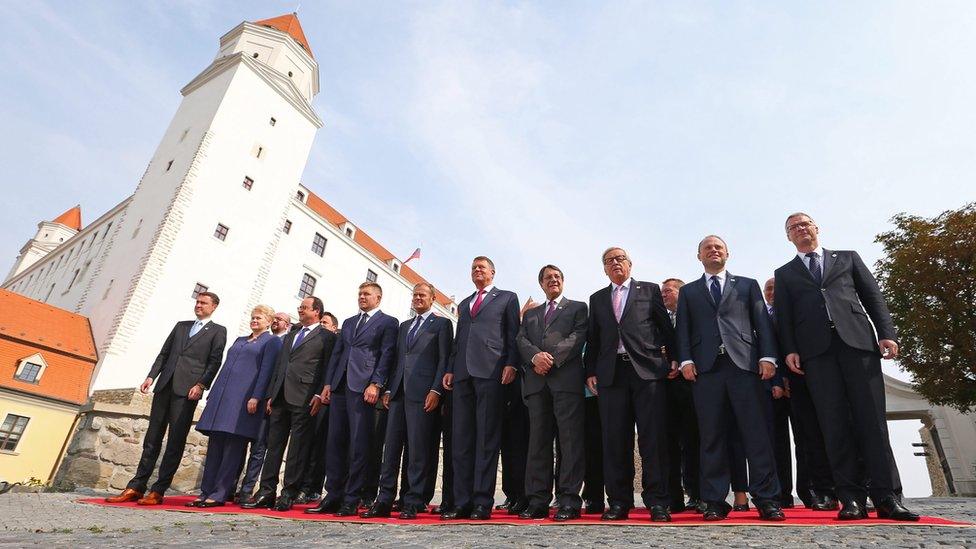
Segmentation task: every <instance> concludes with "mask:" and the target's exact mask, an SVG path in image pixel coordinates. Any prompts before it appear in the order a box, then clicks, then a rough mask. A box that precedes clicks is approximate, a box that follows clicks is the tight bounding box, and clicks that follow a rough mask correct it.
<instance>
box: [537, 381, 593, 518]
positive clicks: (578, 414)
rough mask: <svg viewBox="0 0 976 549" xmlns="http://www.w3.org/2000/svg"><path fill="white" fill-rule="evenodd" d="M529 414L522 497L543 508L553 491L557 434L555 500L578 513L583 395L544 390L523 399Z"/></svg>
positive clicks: (580, 487) (581, 460) (580, 503)
mask: <svg viewBox="0 0 976 549" xmlns="http://www.w3.org/2000/svg"><path fill="white" fill-rule="evenodd" d="M525 404H526V408H528V412H529V447H528V462H527V463H526V470H525V494H526V495H527V496H528V498H529V504H530V505H533V506H538V507H546V506H548V505H549V502H550V501H551V500H552V493H553V492H552V490H553V437H554V436H556V433H557V432H558V433H559V454H560V456H559V457H560V459H559V470H558V475H559V478H558V480H557V481H556V486H557V487H558V490H557V496H558V501H559V505H560V506H561V507H571V508H574V509H577V510H578V509H580V507H581V506H582V499H581V498H580V496H579V493H580V490H581V489H582V488H583V476H584V474H585V472H586V465H585V461H584V460H585V457H584V455H585V454H584V450H583V394H582V393H568V392H559V391H551V390H550V389H549V387H548V386H544V387H543V388H542V390H541V391H539V392H538V393H534V394H531V395H529V396H527V397H525Z"/></svg>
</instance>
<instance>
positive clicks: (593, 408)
mask: <svg viewBox="0 0 976 549" xmlns="http://www.w3.org/2000/svg"><path fill="white" fill-rule="evenodd" d="M583 452H584V454H585V456H584V461H585V464H586V472H585V473H584V477H583V500H585V501H587V502H594V503H599V504H601V505H602V504H603V502H604V499H605V497H604V494H603V429H602V428H601V427H600V402H599V399H598V398H597V397H596V396H591V397H585V398H584V399H583Z"/></svg>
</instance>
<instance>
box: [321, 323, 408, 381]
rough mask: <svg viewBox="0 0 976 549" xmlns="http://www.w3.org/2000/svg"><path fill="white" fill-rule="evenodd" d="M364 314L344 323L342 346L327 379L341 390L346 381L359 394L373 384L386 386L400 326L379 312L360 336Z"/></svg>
mask: <svg viewBox="0 0 976 549" xmlns="http://www.w3.org/2000/svg"><path fill="white" fill-rule="evenodd" d="M361 315H362V313H360V314H357V315H355V316H352V317H349V318H347V319H346V320H345V321H344V322H343V323H342V331H340V332H339V343H338V344H337V345H336V349H335V352H334V353H333V354H332V360H330V361H329V369H328V371H327V372H326V376H325V379H326V381H325V384H326V385H329V386H331V387H332V388H333V389H336V388H338V387H339V383H341V382H342V379H343V378H345V379H346V385H347V386H348V387H349V390H350V391H354V392H357V393H361V392H363V391H364V390H366V387H367V386H368V385H369V384H370V383H375V384H377V385H379V386H384V385H386V382H387V377H389V375H390V370H391V369H392V368H393V361H394V359H395V358H396V356H395V355H396V338H397V327H398V326H399V325H400V323H399V322H398V321H397V319H396V318H394V317H392V316H390V315H388V314H386V313H384V312H383V311H376V312H375V313H373V315H372V316H370V317H369V318H368V319H366V324H363V327H362V328H360V330H359V333H358V334H357V333H356V324H358V323H359V317H360V316H361Z"/></svg>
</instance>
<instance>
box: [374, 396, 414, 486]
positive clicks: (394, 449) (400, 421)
mask: <svg viewBox="0 0 976 549" xmlns="http://www.w3.org/2000/svg"><path fill="white" fill-rule="evenodd" d="M424 448H425V449H426V447H424ZM406 454H407V418H406V407H405V406H404V401H403V394H402V393H401V394H399V395H397V398H395V399H391V400H390V409H389V410H387V411H386V433H385V435H384V439H383V463H382V464H381V467H380V476H379V482H378V485H379V486H378V490H377V495H376V501H377V502H383V503H393V500H394V498H396V494H397V478H398V477H400V476H401V472H403V473H404V474H406V459H404V455H406ZM401 463H402V464H403V466H402V467H401ZM422 488H423V487H421V489H422ZM406 489H407V487H406V486H404V485H403V483H401V489H400V493H401V494H403V493H405V491H406ZM401 499H402V498H401Z"/></svg>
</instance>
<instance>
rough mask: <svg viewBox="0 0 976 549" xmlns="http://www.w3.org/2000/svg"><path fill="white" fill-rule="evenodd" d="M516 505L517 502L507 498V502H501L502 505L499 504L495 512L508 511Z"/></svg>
mask: <svg viewBox="0 0 976 549" xmlns="http://www.w3.org/2000/svg"><path fill="white" fill-rule="evenodd" d="M514 504H515V501H514V500H511V499H508V498H505V501H503V502H501V503H499V504H498V505H496V506H495V510H496V511H503V510H507V509H508V508H509V507H511V506H512V505H514Z"/></svg>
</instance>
